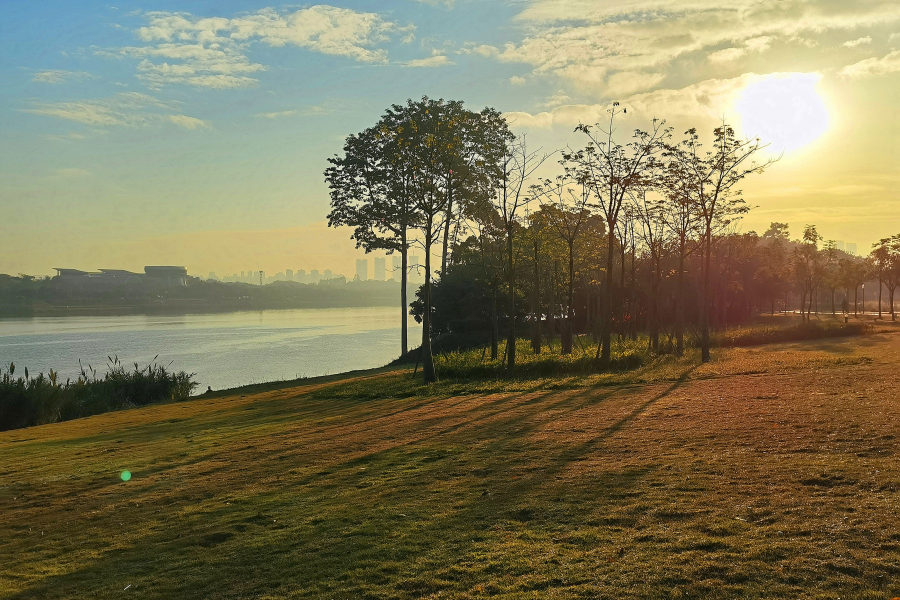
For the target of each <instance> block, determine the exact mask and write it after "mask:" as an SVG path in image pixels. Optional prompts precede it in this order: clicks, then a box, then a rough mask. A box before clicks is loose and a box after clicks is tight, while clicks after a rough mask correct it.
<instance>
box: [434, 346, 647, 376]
mask: <svg viewBox="0 0 900 600" xmlns="http://www.w3.org/2000/svg"><path fill="white" fill-rule="evenodd" d="M557 348H558V346H557ZM486 350H487V349H486V348H476V349H473V350H465V351H460V352H451V353H448V354H443V355H441V356H440V357H438V358H437V359H436V360H435V366H436V368H437V372H438V376H439V377H445V378H459V379H463V378H467V379H489V378H497V377H502V376H503V375H504V373H505V372H506V370H505V366H504V364H505V363H504V356H503V354H504V353H503V352H502V351H501V355H500V357H499V359H498V360H490V358H489V355H488V352H486ZM596 356H597V346H596V345H595V344H593V343H592V342H590V338H589V337H587V336H579V337H577V338H576V339H575V342H574V345H573V348H572V353H571V354H556V353H554V352H545V353H541V354H534V352H533V351H532V350H531V341H530V340H527V339H518V340H516V376H517V377H520V378H523V379H534V378H540V377H556V376H565V375H586V374H589V373H595V372H597V360H596ZM650 358H651V355H650V353H649V352H648V351H647V342H646V340H638V341H631V340H625V341H620V342H618V343H616V344H614V346H613V353H612V359H611V361H610V369H611V370H613V371H625V370H629V369H635V368H637V367H640V366H641V365H643V364H644V363H645V362H647V361H648V360H649V359H650Z"/></svg>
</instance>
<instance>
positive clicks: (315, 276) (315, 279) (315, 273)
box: [309, 269, 322, 283]
mask: <svg viewBox="0 0 900 600" xmlns="http://www.w3.org/2000/svg"><path fill="white" fill-rule="evenodd" d="M320 279H322V276H321V275H319V270H318V269H313V270H312V271H310V272H309V282H310V283H319V280H320Z"/></svg>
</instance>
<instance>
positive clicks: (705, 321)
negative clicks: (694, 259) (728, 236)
mask: <svg viewBox="0 0 900 600" xmlns="http://www.w3.org/2000/svg"><path fill="white" fill-rule="evenodd" d="M705 238H706V239H705V240H704V244H705V248H704V253H703V254H704V256H703V286H702V287H703V292H702V293H701V295H700V296H701V300H700V361H701V362H709V359H710V356H709V279H710V277H709V271H710V266H711V263H712V233H711V232H710V231H709V226H707V231H706V235H705Z"/></svg>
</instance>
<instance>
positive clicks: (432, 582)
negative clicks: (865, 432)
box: [15, 368, 693, 598]
mask: <svg viewBox="0 0 900 600" xmlns="http://www.w3.org/2000/svg"><path fill="white" fill-rule="evenodd" d="M691 371H693V368H692V369H689V370H687V371H685V372H684V373H683V374H682V375H681V376H680V377H679V379H678V380H677V381H675V382H674V383H673V384H672V385H670V386H668V387H667V388H666V389H665V390H663V391H661V392H660V393H658V394H655V395H654V396H653V397H651V398H649V399H647V400H645V401H644V402H642V403H640V404H639V405H637V406H635V407H633V408H632V409H631V410H630V411H629V412H628V414H626V415H624V416H623V417H622V418H620V419H619V420H617V421H616V422H614V423H613V424H611V425H610V426H608V427H605V428H603V429H601V430H600V431H598V432H597V434H596V435H594V436H593V437H591V438H590V439H588V440H585V441H583V442H581V443H579V444H577V445H564V447H562V448H559V447H556V448H548V447H544V446H542V445H540V444H537V443H535V442H534V441H533V440H532V439H531V436H532V434H533V433H534V432H535V431H536V430H537V429H539V428H540V427H543V426H545V425H547V424H548V423H551V422H553V421H554V420H555V419H561V418H566V416H570V415H572V414H574V413H575V412H577V411H579V410H581V409H582V408H584V407H586V406H593V405H597V404H600V403H603V402H606V401H607V400H608V399H609V398H611V397H613V396H614V395H616V394H617V393H621V390H610V389H604V390H603V392H602V393H598V390H597V389H595V388H588V389H585V390H580V391H577V392H546V393H539V394H503V395H502V396H500V397H496V398H491V399H490V400H489V401H487V402H483V403H480V404H479V406H478V407H477V408H475V409H473V412H474V413H475V414H472V415H469V418H466V416H465V415H455V416H454V415H450V416H444V417H440V416H436V417H434V418H431V419H427V424H423V423H421V422H419V421H417V422H416V429H423V430H424V431H423V433H424V434H425V435H421V436H416V435H411V436H410V439H408V440H402V439H401V440H398V441H397V443H396V444H393V445H391V446H390V447H389V448H387V449H384V450H380V451H377V452H372V453H365V452H364V453H363V454H362V455H361V456H354V457H352V458H348V459H346V460H341V459H340V457H338V459H337V460H336V461H335V463H334V464H333V465H331V466H330V467H329V469H328V470H329V472H328V473H326V474H324V475H322V474H316V475H315V476H310V475H309V474H306V475H303V476H297V477H294V478H290V477H288V476H286V481H285V482H284V485H283V486H282V487H281V488H279V489H275V490H267V491H261V492H260V493H258V494H256V495H254V496H252V497H248V498H246V499H244V500H242V501H241V502H238V503H234V504H232V505H230V506H222V505H221V503H218V505H217V506H212V505H211V503H206V505H205V506H203V505H198V506H197V507H196V508H195V510H192V511H184V512H181V513H180V514H169V515H166V514H162V515H160V516H159V517H158V518H159V519H160V520H163V521H164V522H165V526H164V527H163V528H162V529H161V530H157V531H155V532H154V533H147V534H145V535H142V534H140V533H139V534H138V535H136V536H135V538H134V539H133V541H128V542H126V544H128V545H127V546H125V547H122V548H120V549H115V550H110V551H106V552H105V553H101V554H100V555H99V557H98V558H96V559H95V560H92V562H90V564H88V565H85V566H83V567H81V568H77V569H75V570H74V571H72V572H70V573H67V574H64V575H59V576H52V577H48V578H46V579H44V580H43V581H41V582H40V583H38V584H36V585H33V586H31V587H29V588H28V589H27V590H25V591H24V592H23V593H22V594H20V595H19V596H15V597H22V598H26V597H27V598H65V597H97V598H103V597H111V596H118V595H119V594H121V591H122V589H123V588H124V587H125V586H126V585H129V584H131V585H132V587H131V588H130V589H129V593H131V594H132V595H133V596H136V597H147V598H156V597H159V598H162V597H212V598H237V597H247V596H259V595H270V596H273V597H278V596H288V595H291V596H298V597H323V596H332V595H335V594H337V595H342V596H347V595H348V594H349V595H350V596H352V597H398V598H414V597H420V596H422V595H427V594H430V593H434V592H436V591H440V590H456V591H457V592H461V591H464V590H467V589H469V587H471V586H472V585H474V584H475V583H476V582H477V581H479V580H483V579H484V578H485V577H490V576H491V574H492V573H493V572H494V570H496V569H498V568H499V569H501V570H508V571H509V573H511V575H510V576H511V577H513V578H518V580H519V581H520V582H521V585H522V586H523V587H522V590H521V591H523V592H525V591H526V590H527V589H532V590H539V589H547V588H551V587H560V588H564V587H566V586H567V585H570V584H571V583H572V582H573V581H576V580H575V579H572V578H571V577H570V578H569V580H566V581H568V583H566V582H565V581H564V578H561V577H558V576H557V575H555V574H554V573H556V572H557V571H559V570H560V568H561V567H559V565H556V566H553V565H550V566H547V567H546V569H544V570H545V571H546V572H547V573H550V575H547V573H545V574H543V575H542V574H537V575H534V574H528V573H527V572H526V569H524V568H523V567H522V565H523V564H524V563H523V562H522V561H526V560H530V559H533V558H535V557H534V555H533V552H537V550H532V549H530V547H529V546H528V545H525V546H515V547H510V548H507V549H504V548H503V546H502V544H503V540H502V536H503V535H506V534H508V532H513V533H515V534H516V535H526V534H527V535H528V536H535V537H536V539H538V538H539V539H541V540H544V541H542V542H541V543H547V544H550V545H551V546H553V545H554V544H557V543H556V542H552V541H547V540H545V539H544V538H546V537H547V536H548V535H550V532H552V531H554V530H557V529H559V528H564V529H566V528H571V527H574V526H576V525H578V524H579V523H580V521H581V520H582V518H583V514H582V510H581V509H582V507H583V506H586V505H592V506H595V507H600V508H601V509H602V507H607V506H608V507H610V509H612V508H613V507H614V506H615V504H616V503H617V502H618V499H620V498H622V497H624V496H628V495H629V494H632V493H634V490H635V488H636V487H638V486H639V485H640V483H641V481H642V479H643V478H645V477H646V476H647V475H648V474H649V473H651V472H652V471H653V470H654V469H655V468H656V467H654V466H652V465H643V466H640V467H633V468H627V469H625V470H622V471H619V472H615V473H609V472H605V473H599V474H597V476H596V477H593V478H592V479H591V481H590V482H580V483H579V484H577V485H576V484H568V483H560V482H558V481H557V480H556V477H555V476H556V475H557V474H559V473H561V472H563V471H564V470H565V469H566V468H567V467H568V466H569V465H571V464H573V463H575V462H577V461H579V460H583V459H585V458H586V457H589V456H591V455H592V454H593V453H595V452H596V450H597V448H598V446H599V445H600V444H602V442H603V441H604V440H607V439H609V438H611V437H612V436H615V435H616V434H617V433H619V432H621V431H622V430H623V429H625V428H626V427H627V426H628V425H629V424H630V423H631V422H633V421H634V420H635V419H636V418H638V417H639V416H640V415H641V414H643V413H645V412H646V411H647V410H649V409H650V408H651V407H652V406H653V405H654V404H655V403H657V402H659V401H660V400H662V399H664V398H665V397H667V396H668V395H670V394H671V393H672V392H673V391H674V390H676V389H677V388H678V387H679V386H680V385H682V384H683V383H684V382H685V381H686V380H687V379H688V377H689V375H690V373H691ZM641 387H644V386H641ZM560 395H562V397H559V396H560ZM522 397H524V399H522ZM516 398H519V399H520V400H519V401H518V402H516ZM451 418H452V419H457V420H458V422H453V423H451V422H449V421H447V419H451ZM442 423H443V424H444V426H441V425H442ZM412 433H417V432H412ZM529 465H536V466H535V468H532V469H529V468H528V467H529ZM290 466H291V465H290V464H286V465H284V468H285V469H286V470H289V468H290ZM513 471H515V472H516V475H512V472H513ZM198 504H200V503H198ZM115 518H116V519H118V518H123V519H124V518H127V514H125V513H123V514H122V515H121V516H117V517H115ZM148 525H154V526H155V527H160V526H162V525H161V524H160V523H155V524H151V523H148ZM152 529H154V527H147V528H145V531H150V530H152ZM489 555H490V556H493V558H488V556H489ZM496 560H500V561H501V563H502V564H497V563H496V562H492V561H496ZM532 575H534V576H532ZM544 575H547V576H546V577H545V576H544Z"/></svg>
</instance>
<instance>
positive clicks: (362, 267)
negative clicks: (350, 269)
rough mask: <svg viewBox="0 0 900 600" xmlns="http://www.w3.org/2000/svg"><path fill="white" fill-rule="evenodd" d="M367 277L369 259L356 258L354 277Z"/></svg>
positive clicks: (364, 278)
mask: <svg viewBox="0 0 900 600" xmlns="http://www.w3.org/2000/svg"><path fill="white" fill-rule="evenodd" d="M368 277H369V260H368V259H366V258H357V259H356V278H357V279H359V280H360V281H365V280H366V279H368Z"/></svg>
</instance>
